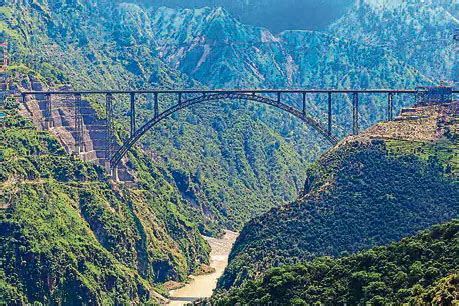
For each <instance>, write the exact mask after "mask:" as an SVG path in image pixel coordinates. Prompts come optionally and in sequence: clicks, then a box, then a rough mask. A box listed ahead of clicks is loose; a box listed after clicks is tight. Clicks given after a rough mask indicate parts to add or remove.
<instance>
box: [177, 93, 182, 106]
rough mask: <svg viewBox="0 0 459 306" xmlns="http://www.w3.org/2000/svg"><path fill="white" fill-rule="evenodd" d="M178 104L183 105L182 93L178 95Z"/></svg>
mask: <svg viewBox="0 0 459 306" xmlns="http://www.w3.org/2000/svg"><path fill="white" fill-rule="evenodd" d="M178 104H182V93H179V94H178Z"/></svg>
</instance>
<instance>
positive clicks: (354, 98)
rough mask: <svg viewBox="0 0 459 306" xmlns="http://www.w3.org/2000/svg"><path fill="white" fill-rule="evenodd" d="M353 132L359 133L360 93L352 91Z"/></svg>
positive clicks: (354, 133)
mask: <svg viewBox="0 0 459 306" xmlns="http://www.w3.org/2000/svg"><path fill="white" fill-rule="evenodd" d="M352 134H353V135H358V134H359V94H358V93H357V92H354V93H352Z"/></svg>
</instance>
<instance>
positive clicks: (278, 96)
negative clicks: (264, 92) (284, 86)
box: [277, 91, 281, 104]
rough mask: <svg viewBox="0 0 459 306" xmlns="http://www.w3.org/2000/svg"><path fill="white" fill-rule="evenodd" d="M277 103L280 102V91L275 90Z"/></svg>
mask: <svg viewBox="0 0 459 306" xmlns="http://www.w3.org/2000/svg"><path fill="white" fill-rule="evenodd" d="M277 103H279V104H280V103H281V93H280V91H279V92H277Z"/></svg>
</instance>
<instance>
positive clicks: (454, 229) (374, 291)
mask: <svg viewBox="0 0 459 306" xmlns="http://www.w3.org/2000/svg"><path fill="white" fill-rule="evenodd" d="M458 260H459V220H457V219H456V220H453V221H451V222H449V223H446V224H442V225H438V226H434V227H433V228H430V229H428V230H426V231H423V232H421V233H419V234H417V235H416V236H413V237H409V238H404V239H403V240H401V241H399V242H396V243H393V244H390V245H388V246H384V247H377V248H373V249H370V250H368V251H363V252H360V253H357V254H354V255H350V256H345V257H342V258H338V259H332V258H330V257H322V258H317V259H315V260H313V261H310V262H304V263H301V264H298V265H293V266H289V265H287V266H283V267H281V268H274V269H270V270H269V271H268V272H266V274H265V275H264V276H263V278H261V279H259V280H256V281H251V282H249V283H247V284H246V285H244V286H243V287H242V288H240V289H234V290H231V291H230V292H229V293H227V294H220V295H217V296H215V297H214V298H213V299H212V304H213V305H235V304H237V303H242V304H244V305H260V304H269V303H274V304H291V305H305V304H315V303H325V304H344V303H347V304H353V305H354V304H361V303H363V304H365V303H368V304H378V305H384V304H405V303H407V304H416V305H420V304H429V305H431V304H435V305H454V304H456V303H457V302H458V301H459V290H458V283H459V274H458V273H457V267H458V265H459V261H458Z"/></svg>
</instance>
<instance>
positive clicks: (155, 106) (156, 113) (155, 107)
mask: <svg viewBox="0 0 459 306" xmlns="http://www.w3.org/2000/svg"><path fill="white" fill-rule="evenodd" d="M153 113H154V116H155V117H154V118H158V116H159V105H158V93H157V92H155V93H154V99H153Z"/></svg>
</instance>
